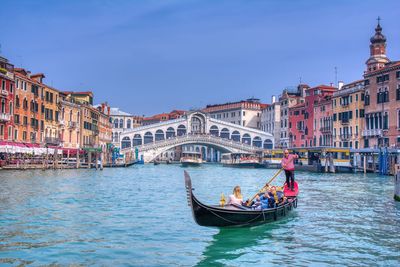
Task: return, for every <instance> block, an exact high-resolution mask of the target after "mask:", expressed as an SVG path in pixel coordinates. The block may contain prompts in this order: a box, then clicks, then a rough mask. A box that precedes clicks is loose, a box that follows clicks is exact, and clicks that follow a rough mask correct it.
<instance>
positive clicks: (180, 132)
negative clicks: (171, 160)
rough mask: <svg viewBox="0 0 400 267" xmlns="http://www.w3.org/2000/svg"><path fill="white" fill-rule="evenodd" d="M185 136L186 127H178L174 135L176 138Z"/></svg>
mask: <svg viewBox="0 0 400 267" xmlns="http://www.w3.org/2000/svg"><path fill="white" fill-rule="evenodd" d="M185 134H186V126H185V125H183V124H181V125H179V126H178V128H177V130H176V135H177V136H182V135H185Z"/></svg>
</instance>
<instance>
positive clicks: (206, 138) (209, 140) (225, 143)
mask: <svg viewBox="0 0 400 267" xmlns="http://www.w3.org/2000/svg"><path fill="white" fill-rule="evenodd" d="M187 142H195V143H201V142H204V143H206V144H215V145H220V146H222V147H228V148H234V149H237V150H240V151H246V152H250V153H254V152H257V151H260V150H262V148H261V147H255V146H251V145H248V144H244V143H239V142H235V141H233V140H231V139H224V138H221V137H216V136H213V135H208V134H207V135H201V134H195V135H191V134H189V135H183V136H177V137H175V138H170V139H165V140H159V141H156V142H153V143H148V144H144V145H140V146H137V148H138V149H139V151H141V152H145V151H149V150H157V149H160V148H163V147H170V146H174V145H180V144H184V143H187Z"/></svg>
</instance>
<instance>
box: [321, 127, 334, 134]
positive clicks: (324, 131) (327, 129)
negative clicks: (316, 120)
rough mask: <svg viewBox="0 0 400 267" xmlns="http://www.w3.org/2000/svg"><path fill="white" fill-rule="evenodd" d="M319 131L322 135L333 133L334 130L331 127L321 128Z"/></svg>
mask: <svg viewBox="0 0 400 267" xmlns="http://www.w3.org/2000/svg"><path fill="white" fill-rule="evenodd" d="M319 131H320V132H321V133H331V132H332V128H331V127H321V128H319Z"/></svg>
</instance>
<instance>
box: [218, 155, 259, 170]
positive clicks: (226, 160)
mask: <svg viewBox="0 0 400 267" xmlns="http://www.w3.org/2000/svg"><path fill="white" fill-rule="evenodd" d="M221 163H222V166H224V167H234V168H263V167H264V165H263V164H262V163H261V162H260V158H259V157H258V156H257V155H253V154H244V153H226V154H223V155H222V158H221Z"/></svg>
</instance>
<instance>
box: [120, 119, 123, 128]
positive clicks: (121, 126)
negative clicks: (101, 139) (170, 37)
mask: <svg viewBox="0 0 400 267" xmlns="http://www.w3.org/2000/svg"><path fill="white" fill-rule="evenodd" d="M119 128H121V129H122V128H124V120H123V119H119Z"/></svg>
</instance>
